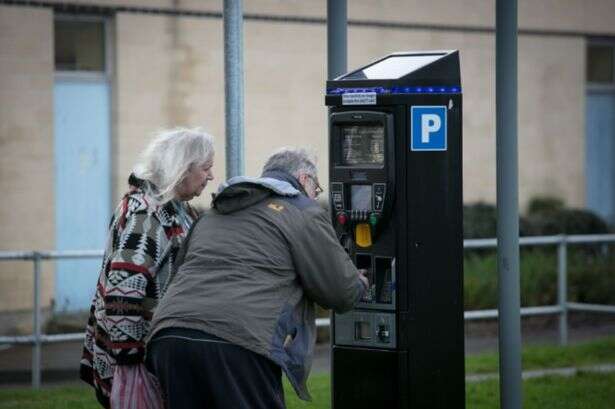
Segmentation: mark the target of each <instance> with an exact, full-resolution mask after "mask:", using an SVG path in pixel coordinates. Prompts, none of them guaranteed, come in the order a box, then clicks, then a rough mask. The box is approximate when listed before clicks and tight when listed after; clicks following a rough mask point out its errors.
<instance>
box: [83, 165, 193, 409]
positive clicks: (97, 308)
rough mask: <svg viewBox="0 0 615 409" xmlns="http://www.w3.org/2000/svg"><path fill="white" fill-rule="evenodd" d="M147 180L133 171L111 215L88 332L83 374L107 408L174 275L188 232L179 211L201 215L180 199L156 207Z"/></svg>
mask: <svg viewBox="0 0 615 409" xmlns="http://www.w3.org/2000/svg"><path fill="white" fill-rule="evenodd" d="M143 183H144V182H143V181H142V180H140V179H137V178H136V177H135V176H134V175H131V177H130V179H129V184H130V185H131V190H130V191H129V192H128V193H127V194H126V195H125V196H124V198H123V199H122V201H121V202H120V204H119V205H118V207H117V209H116V210H115V212H114V213H113V216H112V218H111V222H110V225H109V234H108V237H107V245H106V249H105V254H104V256H103V263H102V268H101V271H100V275H99V278H98V282H97V285H96V293H95V295H94V299H93V300H92V306H91V307H90V316H89V319H88V323H87V327H86V331H85V345H84V347H83V355H82V357H81V368H80V377H81V379H83V380H84V381H85V382H87V383H89V384H90V385H92V386H93V387H94V389H95V390H96V397H97V399H98V401H99V402H100V403H101V404H102V405H103V406H104V407H109V395H110V393H111V385H112V383H113V371H114V368H115V365H130V364H137V363H142V362H143V360H144V352H145V345H144V338H145V336H146V335H147V334H148V332H149V325H150V320H151V317H152V313H153V309H154V307H155V306H156V305H157V302H158V300H159V298H160V297H161V296H162V294H163V293H164V291H165V290H166V288H167V286H168V284H169V281H170V280H171V278H172V277H173V273H174V269H173V264H174V263H173V262H174V260H175V256H176V254H177V252H178V250H179V247H180V245H181V242H182V241H183V239H184V237H185V236H186V234H187V232H186V231H185V228H184V227H183V224H182V217H181V215H180V214H178V212H177V210H176V209H177V208H178V207H179V206H182V207H183V208H184V209H185V210H186V212H185V213H184V215H185V216H187V219H186V218H185V221H187V222H188V223H190V224H191V223H192V222H193V220H195V219H196V214H195V212H194V211H193V210H192V209H191V208H190V207H189V206H187V205H186V204H182V203H179V202H177V201H176V202H175V203H173V202H168V203H166V204H164V205H162V206H155V205H154V204H153V200H152V199H151V197H149V196H148V195H147V194H146V193H145V191H144V190H143ZM185 216H184V217H185ZM184 225H185V224H184Z"/></svg>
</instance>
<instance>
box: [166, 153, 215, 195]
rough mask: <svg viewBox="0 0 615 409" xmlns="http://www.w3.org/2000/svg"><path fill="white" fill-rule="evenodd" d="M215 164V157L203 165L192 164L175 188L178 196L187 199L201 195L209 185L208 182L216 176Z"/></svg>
mask: <svg viewBox="0 0 615 409" xmlns="http://www.w3.org/2000/svg"><path fill="white" fill-rule="evenodd" d="M213 165H214V162H213V159H212V160H211V161H208V162H205V163H203V164H201V165H191V166H190V168H189V169H188V172H186V175H185V176H184V179H183V180H182V181H181V183H180V184H179V185H178V186H177V188H176V190H175V191H176V193H177V197H178V198H179V199H180V200H183V201H187V200H190V199H192V198H194V197H196V196H199V195H200V194H201V193H202V192H203V189H205V186H207V182H208V181H210V180H213V178H214V174H213V169H212V167H213Z"/></svg>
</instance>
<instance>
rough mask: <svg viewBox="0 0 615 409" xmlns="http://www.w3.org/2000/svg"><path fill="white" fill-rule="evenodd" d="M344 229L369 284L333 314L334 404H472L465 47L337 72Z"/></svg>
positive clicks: (335, 165)
mask: <svg viewBox="0 0 615 409" xmlns="http://www.w3.org/2000/svg"><path fill="white" fill-rule="evenodd" d="M325 101H326V104H327V105H328V106H329V107H330V109H329V149H330V158H329V159H330V168H329V175H330V180H329V190H330V205H331V212H332V220H333V225H334V227H335V230H336V232H337V236H338V238H339V240H340V242H341V243H342V245H343V246H344V247H345V248H346V250H347V251H348V253H349V254H350V256H351V258H352V259H353V261H354V262H355V263H356V265H357V268H360V269H364V270H366V274H367V276H368V278H369V282H370V288H369V289H368V291H367V293H366V294H365V295H364V297H363V298H362V300H361V301H360V302H359V303H358V304H357V306H356V308H355V309H354V310H352V311H351V312H348V313H346V314H341V315H340V314H334V315H333V317H332V344H333V349H332V406H333V408H334V409H345V408H348V409H360V408H369V409H380V408H383V409H384V408H387V409H389V408H391V409H392V408H417V409H419V408H420V409H426V408H446V409H450V408H463V407H465V381H464V339H463V330H464V327H463V237H462V185H461V182H462V178H461V162H462V158H461V152H462V151H461V130H462V129H461V112H462V111H461V85H460V72H459V53H458V52H457V51H434V52H405V53H395V54H391V55H389V56H386V57H384V58H382V59H380V60H377V61H375V62H373V63H371V64H369V65H366V66H364V67H362V68H360V69H358V70H355V71H352V72H350V73H348V74H345V75H342V76H341V77H339V78H336V79H335V80H332V81H327V94H326V98H325Z"/></svg>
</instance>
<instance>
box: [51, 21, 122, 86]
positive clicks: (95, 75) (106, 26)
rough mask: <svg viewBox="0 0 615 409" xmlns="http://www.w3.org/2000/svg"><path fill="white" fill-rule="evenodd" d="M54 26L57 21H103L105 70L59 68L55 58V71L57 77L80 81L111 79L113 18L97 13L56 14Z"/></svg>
mask: <svg viewBox="0 0 615 409" xmlns="http://www.w3.org/2000/svg"><path fill="white" fill-rule="evenodd" d="M53 21H54V27H55V23H56V22H57V21H68V22H96V23H99V22H102V23H103V36H104V37H103V38H104V44H103V48H104V50H103V53H104V58H105V63H104V67H103V68H104V71H96V72H93V71H80V70H57V69H56V67H55V58H54V73H55V78H56V79H60V80H61V79H66V80H80V81H94V82H99V81H110V79H111V76H112V67H113V64H112V61H113V52H112V47H111V44H112V40H113V36H112V31H111V24H110V22H111V18H109V17H106V16H95V15H74V14H61V13H56V14H54V18H53ZM54 30H55V29H54ZM54 49H55V32H54Z"/></svg>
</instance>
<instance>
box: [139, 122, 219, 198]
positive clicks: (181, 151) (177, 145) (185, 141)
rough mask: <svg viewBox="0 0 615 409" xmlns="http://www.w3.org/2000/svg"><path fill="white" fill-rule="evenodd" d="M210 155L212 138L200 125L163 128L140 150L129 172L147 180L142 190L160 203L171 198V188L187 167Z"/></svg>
mask: <svg viewBox="0 0 615 409" xmlns="http://www.w3.org/2000/svg"><path fill="white" fill-rule="evenodd" d="M213 158H214V143H213V137H212V136H211V135H209V134H207V133H205V132H204V131H202V130H201V129H200V128H194V129H186V128H176V129H171V130H165V131H161V132H159V133H157V134H156V135H155V136H154V138H153V140H152V141H151V142H150V143H149V145H148V146H147V147H146V148H145V150H144V151H143V152H142V153H141V156H140V159H139V161H138V162H137V164H136V165H135V167H134V170H133V173H134V174H135V176H136V177H138V178H140V179H143V180H145V181H146V182H148V183H146V184H145V185H146V186H145V187H144V188H145V191H146V193H147V194H148V195H150V196H152V197H153V198H154V199H155V200H156V201H157V202H158V204H164V203H167V202H168V201H170V200H172V199H173V198H174V197H175V188H176V187H177V186H178V185H179V184H180V183H181V182H182V180H183V179H184V177H185V176H186V173H187V172H188V170H189V169H190V167H191V166H202V165H204V164H206V163H208V162H213Z"/></svg>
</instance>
